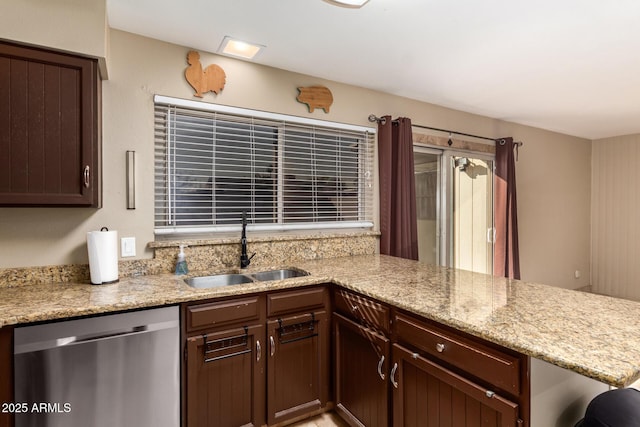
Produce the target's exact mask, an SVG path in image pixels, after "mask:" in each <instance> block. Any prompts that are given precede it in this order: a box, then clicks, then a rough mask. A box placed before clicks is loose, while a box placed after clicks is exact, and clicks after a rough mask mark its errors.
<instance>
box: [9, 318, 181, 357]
mask: <svg viewBox="0 0 640 427" xmlns="http://www.w3.org/2000/svg"><path fill="white" fill-rule="evenodd" d="M179 327H180V323H179V321H177V320H169V321H166V322H158V323H151V324H148V325H140V326H133V327H130V328H124V329H117V330H110V331H99V332H95V333H92V334H86V335H80V336H67V337H61V338H54V339H49V340H43V341H36V342H28V343H24V344H15V346H14V354H21V353H28V352H32V351H41V350H48V349H52V348H56V347H64V346H72V345H79V344H87V343H91V342H98V341H104V340H108V339H114V338H119V337H125V336H127V335H140V334H145V333H150V332H155V331H160V330H163V329H172V328H179Z"/></svg>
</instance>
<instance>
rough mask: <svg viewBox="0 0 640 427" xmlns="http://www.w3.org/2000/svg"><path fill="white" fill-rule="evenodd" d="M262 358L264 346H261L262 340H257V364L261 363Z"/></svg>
mask: <svg viewBox="0 0 640 427" xmlns="http://www.w3.org/2000/svg"><path fill="white" fill-rule="evenodd" d="M261 357H262V346H261V345H260V340H256V362H259V361H260V358H261Z"/></svg>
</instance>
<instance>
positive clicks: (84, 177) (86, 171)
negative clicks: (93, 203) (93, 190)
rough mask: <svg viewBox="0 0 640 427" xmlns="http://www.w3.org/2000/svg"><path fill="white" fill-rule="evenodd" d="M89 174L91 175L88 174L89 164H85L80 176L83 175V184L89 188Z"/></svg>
mask: <svg viewBox="0 0 640 427" xmlns="http://www.w3.org/2000/svg"><path fill="white" fill-rule="evenodd" d="M90 176H91V175H90V168H89V165H86V166H85V167H84V172H82V177H83V179H84V186H85V187H86V188H89V178H90Z"/></svg>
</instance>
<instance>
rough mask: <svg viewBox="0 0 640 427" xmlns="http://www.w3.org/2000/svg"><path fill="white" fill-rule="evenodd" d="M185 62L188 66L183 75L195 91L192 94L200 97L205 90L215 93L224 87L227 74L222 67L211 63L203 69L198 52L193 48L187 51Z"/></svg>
mask: <svg viewBox="0 0 640 427" xmlns="http://www.w3.org/2000/svg"><path fill="white" fill-rule="evenodd" d="M187 63H188V64H189V66H188V67H187V68H186V69H185V70H184V77H185V78H186V79H187V82H189V84H190V85H191V87H192V88H193V89H194V90H195V91H196V93H194V94H193V96H197V97H198V98H202V94H203V93H207V92H213V93H215V94H216V95H217V94H218V93H220V91H222V89H224V84H225V83H226V80H227V76H226V74H225V73H224V70H223V69H222V67H220V66H219V65H216V64H211V65H208V66H207V68H205V69H204V70H203V69H202V64H201V63H200V54H199V53H198V52H196V51H195V50H190V51H189V53H187Z"/></svg>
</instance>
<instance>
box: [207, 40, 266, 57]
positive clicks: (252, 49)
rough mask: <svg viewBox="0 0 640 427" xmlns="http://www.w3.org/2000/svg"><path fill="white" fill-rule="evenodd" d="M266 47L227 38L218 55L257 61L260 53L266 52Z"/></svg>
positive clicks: (223, 41)
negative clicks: (256, 58)
mask: <svg viewBox="0 0 640 427" xmlns="http://www.w3.org/2000/svg"><path fill="white" fill-rule="evenodd" d="M264 48H265V46H262V45H259V44H255V43H248V42H244V41H242V40H237V39H234V38H232V37H229V36H225V37H224V39H223V40H222V43H221V44H220V47H219V48H218V53H221V54H223V55H229V56H235V57H238V58H242V59H255V57H256V56H257V55H258V53H260V52H262V51H263V50H264Z"/></svg>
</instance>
